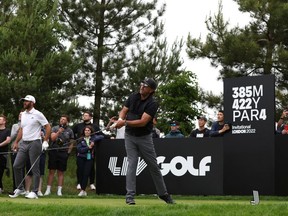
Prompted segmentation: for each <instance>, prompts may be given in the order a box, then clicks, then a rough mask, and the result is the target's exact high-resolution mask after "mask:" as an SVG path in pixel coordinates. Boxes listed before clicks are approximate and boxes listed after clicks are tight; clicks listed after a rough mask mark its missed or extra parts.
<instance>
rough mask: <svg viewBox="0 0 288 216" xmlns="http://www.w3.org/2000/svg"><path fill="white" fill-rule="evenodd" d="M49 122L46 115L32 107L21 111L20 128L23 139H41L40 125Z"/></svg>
mask: <svg viewBox="0 0 288 216" xmlns="http://www.w3.org/2000/svg"><path fill="white" fill-rule="evenodd" d="M47 124H49V123H48V121H47V119H46V117H45V116H44V115H43V113H41V112H40V111H38V110H36V109H35V108H32V109H31V110H30V111H28V112H27V110H26V111H25V112H23V113H22V116H21V128H22V132H23V133H22V139H23V141H33V140H36V139H41V127H42V126H44V125H47Z"/></svg>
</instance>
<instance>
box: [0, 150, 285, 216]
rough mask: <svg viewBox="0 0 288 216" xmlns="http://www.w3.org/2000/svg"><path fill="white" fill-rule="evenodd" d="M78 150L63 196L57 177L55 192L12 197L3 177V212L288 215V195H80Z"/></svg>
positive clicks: (38, 215) (35, 215)
mask: <svg viewBox="0 0 288 216" xmlns="http://www.w3.org/2000/svg"><path fill="white" fill-rule="evenodd" d="M75 158H76V157H75V153H74V154H72V155H71V156H70V158H69V162H68V170H67V171H66V173H65V185H64V187H63V194H64V195H63V197H58V196H56V195H55V193H56V188H57V183H56V182H57V181H56V180H57V178H55V179H54V184H53V187H52V195H51V196H48V197H40V198H39V199H37V200H29V199H25V198H24V197H23V196H22V197H17V198H15V199H11V198H9V197H8V192H9V191H10V192H11V191H12V174H11V175H10V177H7V176H4V177H3V184H4V189H5V192H4V193H3V194H0V215H1V216H6V215H7V216H8V215H9V216H10V215H11V216H12V215H13V216H17V215H27V216H30V215H31V216H42V215H56V216H57V215H59V216H66V215H67V216H73V215H77V216H86V215H109V216H110V215H111V216H114V215H115V216H122V215H123V216H126V215H137V216H138V215H144V216H146V215H169V216H170V215H171V216H172V215H173V216H182V215H183V216H184V215H185V216H190V215H192V216H193V215H195V216H196V215H197V216H202V215H203V216H204V215H205V216H206V215H215V216H226V215H227V216H228V215H229V216H230V215H235V216H238V215H239V216H244V215H245V216H246V215H249V216H250V215H253V216H254V215H261V216H266V215H267V216H270V215H273V216H274V215H281V216H282V215H288V197H278V196H261V195H260V204H259V205H255V206H252V205H251V204H250V200H251V199H252V194H251V196H173V198H174V199H175V201H176V202H177V204H176V205H167V204H166V203H164V202H163V201H162V200H159V199H158V198H157V197H156V196H153V195H144V196H137V197H136V205H135V206H128V205H126V204H125V197H124V196H119V195H96V194H95V191H91V190H88V197H84V198H79V197H78V196H77V194H78V191H77V190H76V178H75V173H76V162H75ZM47 174H48V170H47V169H46V171H45V176H44V183H43V188H42V192H43V193H44V192H45V189H46V183H47Z"/></svg>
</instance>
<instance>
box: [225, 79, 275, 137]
mask: <svg viewBox="0 0 288 216" xmlns="http://www.w3.org/2000/svg"><path fill="white" fill-rule="evenodd" d="M274 100H275V90H274V76H271V75H267V76H255V77H250V76H249V77H241V78H231V79H225V81H224V104H225V119H226V120H228V121H229V122H230V123H231V124H232V131H231V132H232V135H241V134H262V135H263V134H269V135H270V134H271V133H272V134H273V133H274V128H275V126H274V110H275V103H274Z"/></svg>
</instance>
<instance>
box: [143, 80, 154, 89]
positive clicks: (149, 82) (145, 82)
mask: <svg viewBox="0 0 288 216" xmlns="http://www.w3.org/2000/svg"><path fill="white" fill-rule="evenodd" d="M142 83H144V84H146V85H148V86H149V87H150V88H151V89H153V90H156V88H157V83H156V82H155V80H154V79H152V78H145V79H144V80H142Z"/></svg>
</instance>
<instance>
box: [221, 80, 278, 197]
mask: <svg viewBox="0 0 288 216" xmlns="http://www.w3.org/2000/svg"><path fill="white" fill-rule="evenodd" d="M274 82H275V81H274V76H272V75H265V76H254V77H241V78H231V79H225V80H224V104H225V105H224V115H225V120H226V121H228V122H229V123H230V124H231V134H228V136H226V137H224V138H225V139H224V157H225V159H227V160H228V161H229V164H228V163H227V164H225V167H224V170H225V174H224V185H225V188H224V193H227V194H232V191H233V193H235V194H251V193H252V190H259V191H260V192H261V191H265V192H267V193H270V194H273V192H274V132H275V122H274V114H275V102H274V101H275V87H274ZM235 189H236V190H235Z"/></svg>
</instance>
